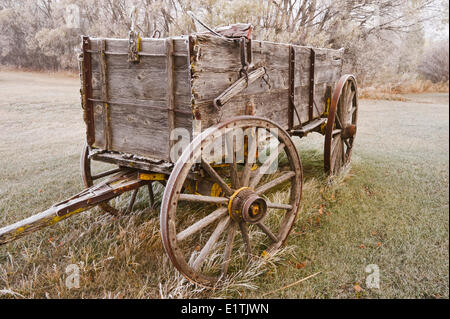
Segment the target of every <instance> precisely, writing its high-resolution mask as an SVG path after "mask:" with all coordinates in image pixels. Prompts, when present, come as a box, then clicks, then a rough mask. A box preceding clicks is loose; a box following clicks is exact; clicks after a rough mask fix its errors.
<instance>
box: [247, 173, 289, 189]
mask: <svg viewBox="0 0 450 319" xmlns="http://www.w3.org/2000/svg"><path fill="white" fill-rule="evenodd" d="M294 176H295V172H293V171H287V172H283V175H281V176H280V177H277V178H275V179H273V180H271V181H270V182H268V183H266V184H264V185H262V186H260V187H258V188H257V189H256V190H255V192H256V193H257V194H264V193H265V192H267V191H268V190H270V189H272V188H274V187H276V186H278V185H280V184H282V183H284V182H286V181H288V180H289V179H291V178H292V177H294Z"/></svg>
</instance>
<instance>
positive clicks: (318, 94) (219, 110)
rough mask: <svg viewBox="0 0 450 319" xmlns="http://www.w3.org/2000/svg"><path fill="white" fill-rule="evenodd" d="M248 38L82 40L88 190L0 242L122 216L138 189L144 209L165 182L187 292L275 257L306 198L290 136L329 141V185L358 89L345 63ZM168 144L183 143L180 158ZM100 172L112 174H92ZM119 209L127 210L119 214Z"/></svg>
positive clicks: (165, 223)
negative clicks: (92, 217) (77, 217)
mask: <svg viewBox="0 0 450 319" xmlns="http://www.w3.org/2000/svg"><path fill="white" fill-rule="evenodd" d="M250 33H251V27H250V26H249V25H234V26H231V27H229V28H223V29H219V30H216V32H214V34H211V33H210V32H208V33H204V34H194V35H190V36H179V37H171V38H165V39H154V38H140V37H139V35H138V34H137V33H136V32H132V31H131V32H130V36H129V38H128V39H104V38H93V37H87V36H84V37H82V54H81V55H80V77H81V84H82V89H81V95H82V108H83V112H84V120H85V123H86V141H87V142H86V146H85V147H84V148H83V150H82V155H81V173H82V177H83V182H84V186H85V187H86V189H85V190H83V191H82V192H81V193H79V194H77V195H75V196H73V197H71V198H69V199H68V200H66V201H64V202H61V203H58V204H56V205H54V206H53V207H51V208H49V209H48V210H46V211H44V212H42V213H39V214H37V215H34V216H32V217H30V218H27V219H25V220H23V221H20V222H18V223H15V224H13V225H10V226H6V227H4V228H2V229H0V243H1V244H4V243H7V242H9V241H12V240H14V239H16V238H19V237H21V236H23V235H25V234H27V233H30V232H32V231H34V230H36V229H39V228H42V227H44V226H47V225H51V224H53V223H55V222H58V221H60V220H63V219H65V218H67V217H69V216H71V215H74V214H76V213H79V212H82V211H84V210H87V209H89V208H91V207H94V206H97V205H99V206H100V207H101V208H102V209H103V210H104V211H106V212H109V213H111V214H120V213H124V212H128V211H130V210H132V209H133V206H134V203H135V200H136V196H137V194H138V191H139V190H140V189H143V188H144V189H146V190H148V194H149V195H148V196H149V201H150V205H151V206H152V207H153V205H154V195H153V186H154V185H155V183H160V184H161V185H163V186H164V187H165V189H164V194H163V197H162V202H161V205H160V207H161V208H160V227H161V236H162V241H163V245H164V248H165V250H166V252H167V254H168V256H169V258H170V260H171V261H172V263H173V264H174V266H175V267H176V268H177V269H178V270H179V271H180V272H181V273H182V274H183V275H184V276H185V277H187V278H188V279H190V280H191V281H194V282H196V283H198V284H200V285H203V286H206V287H213V286H215V285H217V284H218V283H220V282H221V280H220V279H223V278H226V276H227V274H232V273H235V272H237V271H239V270H241V269H242V268H243V267H245V262H243V261H245V260H246V259H248V258H255V256H261V254H262V255H263V256H264V255H266V254H270V253H272V252H273V251H275V250H277V249H278V248H279V247H280V246H281V245H282V244H283V243H284V242H285V240H286V238H287V237H288V235H289V232H290V230H291V228H292V226H293V225H294V222H295V219H296V215H297V212H298V210H299V205H300V199H301V193H302V183H303V178H302V165H301V161H300V157H299V154H298V152H297V149H296V146H295V144H294V142H293V139H292V137H294V136H298V137H303V136H306V135H307V134H308V133H310V132H318V133H320V134H322V135H324V137H325V143H324V167H325V171H326V172H327V173H329V174H336V173H338V172H339V170H340V169H341V168H342V167H344V166H345V165H346V164H347V163H348V162H349V161H350V157H351V152H352V146H353V143H354V138H355V133H356V120H357V113H358V103H357V92H356V91H357V86H356V80H355V78H354V77H353V76H352V75H342V74H341V73H342V64H343V61H342V60H343V51H342V50H331V49H319V48H312V47H304V46H297V45H292V44H280V43H273V42H267V41H256V40H251V36H250ZM173 132H175V133H176V132H188V135H190V136H189V138H191V140H189V143H187V146H188V147H184V149H182V152H179V153H177V150H176V149H177V146H179V143H180V140H181V139H182V138H181V137H180V136H181V135H180V134H175V133H173ZM236 132H243V134H241V135H239V134H237V133H236ZM194 136H195V137H194ZM193 137H194V138H193ZM218 146H219V147H218ZM221 147H223V150H221ZM268 148H270V152H267V149H268ZM174 150H175V151H174ZM211 150H215V151H214V152H211ZM217 150H219V151H217ZM268 153H269V154H268ZM180 154H181V155H180ZM211 154H212V155H211ZM262 154H264V156H261V155H262ZM106 163H108V164H109V165H112V166H113V167H112V168H111V169H106V170H104V171H98V170H96V169H94V166H96V165H97V166H98V165H99V164H100V167H101V168H103V169H105V167H106V165H107V164H106ZM274 163H275V165H274ZM126 193H129V195H126ZM119 196H120V197H121V198H126V199H129V203H128V204H126V205H125V206H126V207H120V202H123V200H122V201H121V200H115V198H117V197H119ZM141 197H142V196H141ZM113 199H114V200H113Z"/></svg>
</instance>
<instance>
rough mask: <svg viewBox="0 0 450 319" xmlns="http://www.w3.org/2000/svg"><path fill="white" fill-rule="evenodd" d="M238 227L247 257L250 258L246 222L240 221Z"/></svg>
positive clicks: (250, 246) (250, 247)
mask: <svg viewBox="0 0 450 319" xmlns="http://www.w3.org/2000/svg"><path fill="white" fill-rule="evenodd" d="M239 229H240V230H241V235H242V240H243V241H244V245H245V252H246V253H247V259H250V256H251V255H252V245H251V243H250V237H249V235H248V226H247V224H246V223H244V222H240V223H239Z"/></svg>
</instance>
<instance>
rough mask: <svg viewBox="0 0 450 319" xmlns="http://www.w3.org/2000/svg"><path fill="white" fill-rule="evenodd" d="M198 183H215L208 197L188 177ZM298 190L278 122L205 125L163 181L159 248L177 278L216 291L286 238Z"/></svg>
mask: <svg viewBox="0 0 450 319" xmlns="http://www.w3.org/2000/svg"><path fill="white" fill-rule="evenodd" d="M240 129H242V130H241V131H240V132H245V134H243V136H244V137H243V138H239V130H240ZM236 132H237V134H236ZM236 136H237V137H236ZM233 141H234V142H233ZM269 149H270V152H268V150H269ZM218 150H219V151H218ZM263 152H265V156H266V157H265V159H264V161H262V160H260V158H261V156H260V155H261V154H262V153H263ZM268 153H270V154H268ZM256 154H258V155H256ZM256 158H258V160H256ZM196 178H198V179H199V180H200V183H201V182H203V181H212V182H213V183H215V184H216V187H215V189H216V191H215V192H214V194H210V195H204V194H203V195H202V194H200V193H198V192H196V191H195V189H194V190H193V189H192V187H190V185H191V184H192V183H191V181H190V180H192V179H196ZM301 191H302V166H301V162H300V158H299V155H298V153H297V150H296V148H295V146H294V144H293V142H292V140H291V138H290V136H289V135H288V134H287V133H286V132H285V131H284V130H283V129H282V128H281V127H279V126H278V125H277V124H275V123H273V122H271V121H268V120H265V119H262V118H257V117H250V116H241V117H238V118H234V119H231V120H229V121H226V122H224V123H220V124H218V125H216V126H213V127H210V128H208V129H207V130H205V131H204V132H202V133H201V134H200V135H199V136H197V137H196V138H195V139H194V140H193V141H192V143H191V144H190V145H189V147H188V148H187V149H186V150H185V151H184V152H183V154H182V155H181V157H180V158H179V160H178V161H177V163H176V164H175V167H174V170H173V172H172V174H171V175H170V178H169V180H168V182H167V186H166V189H165V192H164V196H163V200H162V206H161V235H162V240H163V244H164V248H165V250H166V252H167V254H168V256H169V258H170V260H171V261H172V263H173V264H174V266H175V267H176V268H177V270H178V271H179V272H180V273H181V274H182V275H184V276H185V277H186V278H188V279H189V280H191V281H193V282H195V283H197V284H199V285H201V286H204V287H209V288H211V287H214V286H216V285H217V284H218V283H219V280H221V279H225V278H227V277H228V276H230V275H232V274H236V273H237V272H239V271H242V269H243V268H245V267H246V265H247V262H248V260H249V259H250V258H253V257H254V256H261V255H265V254H271V253H273V252H275V251H276V250H277V249H278V248H279V247H280V246H281V245H282V244H283V243H284V242H285V241H286V239H287V237H288V235H289V232H290V230H291V228H292V226H293V224H294V223H295V219H296V216H297V212H298V209H299V204H300V199H301Z"/></svg>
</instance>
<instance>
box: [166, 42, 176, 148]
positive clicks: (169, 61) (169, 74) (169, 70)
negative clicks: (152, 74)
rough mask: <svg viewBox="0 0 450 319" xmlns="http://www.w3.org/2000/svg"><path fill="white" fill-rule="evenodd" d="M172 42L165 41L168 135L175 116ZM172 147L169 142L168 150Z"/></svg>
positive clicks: (172, 126) (173, 127)
mask: <svg viewBox="0 0 450 319" xmlns="http://www.w3.org/2000/svg"><path fill="white" fill-rule="evenodd" d="M173 50H174V48H173V41H172V39H170V38H169V39H166V85H167V88H166V92H167V109H168V114H167V118H168V120H167V122H168V134H169V136H170V132H172V130H174V129H175V114H174V108H175V107H174V103H175V98H174V83H173V82H174V72H173ZM172 145H173V141H172V140H169V150H170V148H171V147H172Z"/></svg>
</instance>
